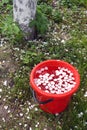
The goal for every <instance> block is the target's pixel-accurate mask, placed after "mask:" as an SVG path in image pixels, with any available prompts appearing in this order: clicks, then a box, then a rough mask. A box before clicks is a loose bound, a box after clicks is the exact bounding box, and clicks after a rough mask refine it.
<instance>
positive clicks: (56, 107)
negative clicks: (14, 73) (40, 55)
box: [30, 60, 80, 114]
mask: <svg viewBox="0 0 87 130" xmlns="http://www.w3.org/2000/svg"><path fill="white" fill-rule="evenodd" d="M58 67H59V68H64V69H66V70H68V71H69V72H70V73H72V74H73V77H74V80H75V84H74V87H73V88H72V89H71V90H68V91H66V92H62V90H61V93H50V92H46V91H44V90H42V89H41V88H40V87H38V85H37V84H36V83H35V79H38V77H40V76H41V74H42V75H44V74H46V73H48V72H49V73H50V74H51V76H52V74H53V73H54V71H56V70H57V68H58ZM43 68H45V71H44V70H43ZM61 72H62V71H61ZM48 75H49V74H48ZM45 78H46V77H45ZM64 78H65V77H64ZM47 79H48V78H47ZM47 79H46V80H47ZM46 80H45V81H46ZM38 81H39V80H38ZM47 81H48V80H47ZM66 81H67V80H66ZM67 82H68V81H67ZM38 83H39V84H40V86H41V85H42V82H41V83H40V82H38ZM30 84H31V88H32V91H33V97H34V99H35V100H36V101H37V102H38V103H39V106H40V108H41V109H42V110H44V111H45V112H49V113H52V114H56V113H60V112H62V111H64V110H65V108H66V107H67V106H68V104H69V102H70V99H71V97H72V95H73V94H74V93H75V92H76V91H77V89H78V87H79V85H80V76H79V74H78V71H77V70H76V69H75V68H74V67H73V66H72V65H71V64H69V63H67V62H65V61H61V60H46V61H43V62H41V63H39V64H38V65H36V66H35V67H34V68H33V69H32V71H31V74H30ZM59 85H60V82H59ZM59 85H58V86H57V87H59ZM67 86H68V85H67ZM42 87H43V86H42ZM50 89H51V88H50ZM54 89H56V88H54ZM61 89H63V88H61ZM58 91H60V90H58ZM52 92H53V91H52ZM56 92H57V91H56Z"/></svg>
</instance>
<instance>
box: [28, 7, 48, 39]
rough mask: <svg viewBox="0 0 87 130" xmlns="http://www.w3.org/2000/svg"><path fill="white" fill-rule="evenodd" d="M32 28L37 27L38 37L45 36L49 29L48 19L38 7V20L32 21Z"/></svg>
mask: <svg viewBox="0 0 87 130" xmlns="http://www.w3.org/2000/svg"><path fill="white" fill-rule="evenodd" d="M29 26H30V27H33V26H34V27H35V29H36V35H41V36H43V35H45V34H46V32H47V29H48V19H47V17H46V15H45V14H44V13H43V12H42V10H41V8H40V7H39V6H37V11H36V18H35V19H34V20H32V21H31V23H30V25H29Z"/></svg>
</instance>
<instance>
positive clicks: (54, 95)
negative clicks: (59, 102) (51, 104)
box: [30, 59, 80, 98]
mask: <svg viewBox="0 0 87 130" xmlns="http://www.w3.org/2000/svg"><path fill="white" fill-rule="evenodd" d="M52 62H55V63H59V62H61V63H62V64H65V65H67V66H69V67H70V68H71V69H72V70H73V72H74V74H75V75H76V85H75V87H74V88H73V89H72V90H70V91H68V92H66V93H63V94H52V93H47V92H45V91H43V90H41V89H39V88H38V86H36V84H35V83H34V78H33V77H34V73H35V71H36V70H37V68H39V67H40V66H42V65H43V64H46V63H52ZM30 85H31V87H32V89H33V90H34V91H35V92H36V93H39V94H41V95H43V96H46V97H49V98H50V97H53V98H64V97H67V96H70V97H71V96H72V95H73V94H74V93H75V92H76V91H77V90H78V88H79V85H80V75H79V73H78V71H77V69H76V68H75V67H74V66H72V65H71V64H70V63H68V62H66V61H64V60H55V59H49V60H45V61H42V62H40V63H39V64H37V65H36V66H35V67H34V68H33V69H32V71H31V73H30Z"/></svg>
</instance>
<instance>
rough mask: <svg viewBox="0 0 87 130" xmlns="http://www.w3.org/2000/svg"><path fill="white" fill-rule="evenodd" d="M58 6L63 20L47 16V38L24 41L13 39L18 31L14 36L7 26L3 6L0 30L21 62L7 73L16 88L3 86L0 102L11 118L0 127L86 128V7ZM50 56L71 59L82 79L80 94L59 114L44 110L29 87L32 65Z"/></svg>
mask: <svg viewBox="0 0 87 130" xmlns="http://www.w3.org/2000/svg"><path fill="white" fill-rule="evenodd" d="M7 5H9V4H7ZM0 6H1V7H2V6H3V5H0ZM49 6H50V5H49ZM6 8H7V6H6ZM51 9H52V7H51ZM57 9H59V12H61V16H62V21H61V22H60V23H56V22H55V20H53V19H51V17H50V16H49V17H48V16H47V18H49V20H50V24H49V28H48V31H47V34H46V36H45V38H44V40H45V41H43V39H39V40H37V41H36V40H35V41H22V42H20V39H19V40H18V38H17V39H14V36H15V34H16V36H17V31H16V30H15V33H13V32H12V37H11V35H8V34H10V33H11V32H10V31H9V30H8V29H7V27H6V26H4V25H6V21H5V22H4V20H3V17H5V16H4V15H6V16H8V11H6V14H4V10H3V9H2V12H1V16H0V18H2V23H3V24H2V23H0V25H1V26H0V32H1V33H2V36H3V37H7V38H8V39H9V36H10V40H9V43H10V45H11V44H12V45H11V49H12V54H11V55H12V59H13V61H15V63H16V64H18V68H17V70H15V73H9V74H8V76H9V78H12V79H13V81H14V82H13V83H14V85H13V87H10V88H9V86H7V87H5V86H4V87H3V85H1V86H0V88H1V89H3V93H1V98H0V101H1V103H2V104H3V105H4V106H8V109H7V117H8V120H6V117H5V121H4V120H3V119H0V130H86V129H87V97H85V96H84V95H85V92H87V32H86V19H87V18H86V8H85V7H83V6H81V5H80V7H79V6H77V4H76V7H75V8H68V7H66V6H64V5H62V6H61V8H60V6H59V7H56V9H54V10H57ZM45 15H46V14H45ZM49 15H50V14H49ZM11 19H12V17H11ZM11 23H12V21H11ZM7 24H8V23H7ZM12 26H13V24H12ZM5 28H6V29H7V30H6V32H7V31H8V33H7V35H6V32H5V31H4V29H5ZM9 29H10V28H9ZM3 32H4V33H3ZM18 36H19V35H18ZM12 39H13V40H12ZM13 43H14V44H13ZM15 43H16V44H15ZM25 43H26V44H25ZM47 59H60V60H64V61H67V62H69V63H70V64H72V65H73V66H75V67H76V68H77V69H78V72H79V74H80V78H81V82H80V87H79V89H78V91H77V93H76V94H74V95H73V97H72V99H71V102H70V103H69V105H68V107H67V109H66V110H65V111H64V112H62V113H60V114H59V115H52V114H49V113H45V112H44V111H42V110H41V109H40V108H39V106H38V104H37V103H36V102H35V101H34V99H33V97H32V92H31V90H30V84H29V76H30V72H31V70H32V68H33V67H34V66H35V65H36V64H38V63H39V62H41V61H44V60H47ZM2 60H3V58H2ZM4 106H3V107H4ZM9 110H10V112H9ZM30 128H32V129H30Z"/></svg>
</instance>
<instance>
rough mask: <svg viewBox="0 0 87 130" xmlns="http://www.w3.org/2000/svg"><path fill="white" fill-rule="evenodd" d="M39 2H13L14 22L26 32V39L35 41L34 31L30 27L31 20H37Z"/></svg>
mask: <svg viewBox="0 0 87 130" xmlns="http://www.w3.org/2000/svg"><path fill="white" fill-rule="evenodd" d="M36 5H37V0H13V15H14V21H15V22H17V23H18V24H19V26H20V28H21V30H22V31H23V32H24V36H25V38H26V39H33V37H34V36H33V35H34V29H33V28H30V27H29V23H30V21H31V20H33V19H34V18H35V14H36Z"/></svg>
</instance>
